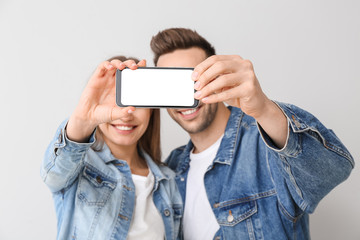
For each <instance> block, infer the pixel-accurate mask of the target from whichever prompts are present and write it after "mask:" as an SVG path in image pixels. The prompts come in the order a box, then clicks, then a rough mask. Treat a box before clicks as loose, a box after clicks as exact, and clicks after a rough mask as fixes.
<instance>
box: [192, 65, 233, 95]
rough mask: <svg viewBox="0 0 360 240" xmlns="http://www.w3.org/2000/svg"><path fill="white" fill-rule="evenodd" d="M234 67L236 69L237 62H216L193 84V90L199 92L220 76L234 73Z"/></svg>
mask: <svg viewBox="0 0 360 240" xmlns="http://www.w3.org/2000/svg"><path fill="white" fill-rule="evenodd" d="M236 67H237V62H234V61H229V60H221V61H217V62H215V63H214V64H213V65H211V66H210V67H209V68H208V69H206V71H205V72H203V73H202V74H201V75H200V77H199V78H198V80H197V82H196V83H195V86H194V88H195V89H196V90H200V89H202V88H203V87H205V86H207V84H209V83H210V82H212V81H213V80H215V79H216V78H217V77H219V76H220V75H224V74H228V73H231V72H235V70H236Z"/></svg>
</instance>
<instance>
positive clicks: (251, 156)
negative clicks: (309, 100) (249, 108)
mask: <svg viewBox="0 0 360 240" xmlns="http://www.w3.org/2000/svg"><path fill="white" fill-rule="evenodd" d="M276 104H277V105H278V106H279V107H280V108H281V109H282V111H283V112H284V113H285V115H286V116H287V119H288V125H289V132H288V137H287V143H286V145H285V147H284V148H283V149H278V148H276V146H275V145H274V144H273V143H272V141H271V139H270V138H269V137H268V136H267V135H266V133H265V132H264V131H263V130H262V129H261V127H260V126H259V125H258V124H257V122H256V121H255V119H253V118H252V117H250V116H248V115H246V114H244V113H243V112H242V111H241V110H240V109H238V108H234V107H229V109H230V110H231V116H230V118H229V121H228V123H227V127H226V130H225V133H224V137H223V139H222V142H221V145H220V148H219V150H218V153H217V155H216V157H215V159H214V161H213V163H212V165H211V166H210V167H209V168H208V170H207V172H206V174H205V176H204V183H205V188H206V192H207V196H208V200H209V202H210V205H211V206H212V210H213V212H214V214H215V217H216V218H217V221H218V223H219V224H220V229H219V231H218V232H217V233H216V235H215V236H214V239H217V240H219V239H227V240H231V239H234V240H235V239H251V240H253V239H274V240H285V239H286V240H287V239H297V240H299V239H310V233H309V213H312V212H313V211H314V210H315V208H316V206H317V205H318V203H319V201H320V200H321V199H322V198H323V197H324V196H325V195H326V194H328V193H329V192H330V191H331V190H332V189H333V188H334V187H335V186H337V185H338V184H340V183H341V182H342V181H344V180H345V179H346V178H347V177H348V176H349V174H350V172H351V170H352V169H353V167H354V160H353V158H352V156H351V155H350V153H349V152H348V151H347V149H346V148H345V147H344V145H343V144H342V143H341V142H340V140H339V139H338V138H337V137H336V136H335V134H334V133H333V132H332V131H331V130H328V129H327V128H325V127H324V126H323V125H322V124H321V122H320V121H319V120H317V119H316V118H315V117H314V116H313V115H311V114H310V113H308V112H306V111H304V110H302V109H300V108H298V107H296V106H293V105H289V104H284V103H278V102H276ZM192 148H193V144H192V142H191V141H190V142H189V143H188V144H187V145H186V146H183V147H180V148H178V149H176V150H174V151H173V152H172V153H171V154H170V156H169V157H168V159H167V160H166V162H167V163H168V165H169V167H170V168H172V169H173V170H174V171H175V172H176V175H177V176H176V182H177V183H178V187H179V190H180V193H181V196H182V198H183V201H185V193H186V184H187V181H186V179H187V173H188V170H189V161H190V158H189V154H190V151H191V150H192ZM204 201H205V200H204ZM184 204H191V203H186V202H185V203H184Z"/></svg>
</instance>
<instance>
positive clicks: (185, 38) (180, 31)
mask: <svg viewBox="0 0 360 240" xmlns="http://www.w3.org/2000/svg"><path fill="white" fill-rule="evenodd" d="M150 47H151V50H152V51H153V52H154V55H155V56H154V64H155V65H156V63H157V61H158V60H159V57H160V56H161V55H163V54H166V53H170V52H173V51H175V50H178V49H188V48H192V47H198V48H200V49H202V50H204V51H205V54H206V56H207V57H210V56H212V55H215V48H214V47H213V46H212V45H211V44H210V43H209V42H208V41H207V40H206V39H205V38H203V37H202V36H200V34H198V33H197V32H196V31H194V30H191V29H187V28H168V29H165V30H163V31H160V32H159V33H158V34H156V35H155V36H153V37H152V39H151V42H150Z"/></svg>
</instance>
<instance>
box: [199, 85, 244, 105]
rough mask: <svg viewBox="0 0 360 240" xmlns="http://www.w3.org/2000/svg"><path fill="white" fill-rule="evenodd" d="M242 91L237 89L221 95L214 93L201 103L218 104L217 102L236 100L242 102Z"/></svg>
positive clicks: (226, 91) (223, 92)
mask: <svg viewBox="0 0 360 240" xmlns="http://www.w3.org/2000/svg"><path fill="white" fill-rule="evenodd" d="M241 94H242V93H241V89H240V87H237V88H231V89H228V90H225V91H222V92H219V93H214V94H212V95H209V96H207V97H205V98H203V99H202V100H201V101H202V102H203V103H207V104H210V103H217V102H226V101H228V100H235V99H237V100H238V101H240V99H241V97H239V96H241Z"/></svg>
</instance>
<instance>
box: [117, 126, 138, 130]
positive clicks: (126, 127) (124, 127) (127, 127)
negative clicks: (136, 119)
mask: <svg viewBox="0 0 360 240" xmlns="http://www.w3.org/2000/svg"><path fill="white" fill-rule="evenodd" d="M116 128H117V129H119V130H123V131H129V130H131V129H133V128H134V127H130V126H116Z"/></svg>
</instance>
